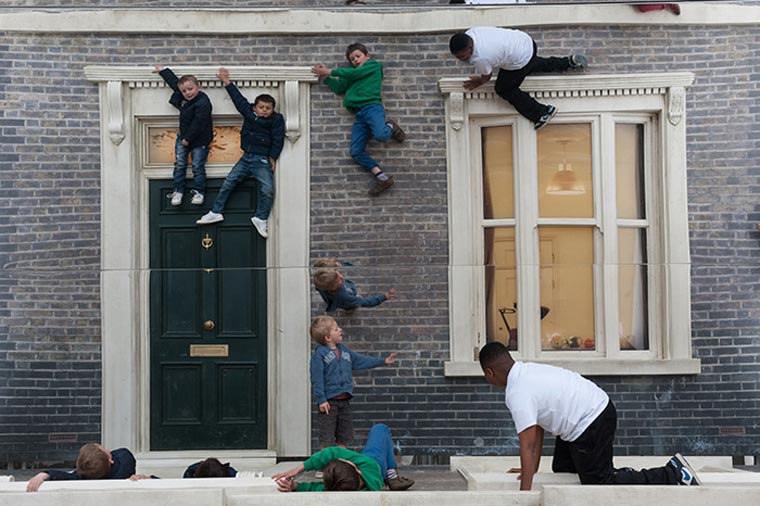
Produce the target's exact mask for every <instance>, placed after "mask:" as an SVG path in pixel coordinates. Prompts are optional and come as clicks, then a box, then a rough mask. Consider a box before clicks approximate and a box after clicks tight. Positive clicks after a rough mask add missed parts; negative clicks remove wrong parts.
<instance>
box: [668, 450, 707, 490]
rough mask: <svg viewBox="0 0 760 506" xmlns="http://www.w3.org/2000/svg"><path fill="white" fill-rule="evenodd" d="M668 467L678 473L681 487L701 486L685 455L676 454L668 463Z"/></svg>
mask: <svg viewBox="0 0 760 506" xmlns="http://www.w3.org/2000/svg"><path fill="white" fill-rule="evenodd" d="M668 465H669V466H670V467H672V468H673V469H674V470H675V471H676V476H677V477H678V484H679V485H701V484H702V482H701V481H700V479H699V477H698V476H697V473H696V472H695V471H694V469H693V468H692V467H691V466H690V465H689V463H688V462H687V461H686V459H685V458H683V455H681V454H680V453H676V454H675V455H673V457H672V458H671V459H670V461H669V462H668Z"/></svg>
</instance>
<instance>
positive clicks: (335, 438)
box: [317, 399, 354, 448]
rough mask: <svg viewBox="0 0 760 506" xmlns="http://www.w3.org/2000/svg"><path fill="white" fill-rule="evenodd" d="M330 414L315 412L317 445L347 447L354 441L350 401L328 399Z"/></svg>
mask: <svg viewBox="0 0 760 506" xmlns="http://www.w3.org/2000/svg"><path fill="white" fill-rule="evenodd" d="M327 401H328V402H329V403H330V412H329V413H322V412H321V411H318V412H317V433H318V435H319V445H320V446H321V447H322V448H326V447H328V446H335V445H338V446H348V445H349V444H351V441H353V439H354V422H353V417H352V416H351V402H350V399H328V400H327Z"/></svg>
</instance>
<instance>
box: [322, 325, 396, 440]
mask: <svg viewBox="0 0 760 506" xmlns="http://www.w3.org/2000/svg"><path fill="white" fill-rule="evenodd" d="M310 333H311V339H312V340H313V341H314V342H316V343H317V344H319V346H317V348H316V349H315V350H314V355H312V357H311V364H310V373H311V390H312V393H313V394H314V397H315V398H316V399H317V404H318V406H319V412H318V413H317V429H318V431H319V444H320V445H321V447H322V448H326V447H328V446H342V447H346V446H347V445H348V444H349V443H350V442H351V440H352V439H353V438H354V427H353V421H352V420H351V405H350V400H351V397H353V388H354V377H353V374H352V371H353V370H354V369H371V368H373V367H380V366H383V365H391V364H392V363H393V362H394V360H395V358H396V355H397V353H396V352H393V353H391V354H390V355H388V356H387V357H386V358H384V359H383V358H376V357H368V356H365V355H360V354H358V353H354V352H353V351H351V350H350V349H349V348H348V347H347V346H345V345H343V344H341V343H342V342H343V329H341V328H340V327H338V323H337V322H336V321H335V319H334V318H332V317H330V316H318V317H317V318H315V319H314V321H313V322H312V323H311V332H310Z"/></svg>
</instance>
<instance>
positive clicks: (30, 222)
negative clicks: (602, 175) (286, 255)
mask: <svg viewBox="0 0 760 506" xmlns="http://www.w3.org/2000/svg"><path fill="white" fill-rule="evenodd" d="M530 33H531V34H532V35H534V36H535V38H536V40H537V42H538V44H539V47H540V48H541V52H542V54H544V55H548V54H567V53H569V52H570V51H582V52H584V53H586V54H587V55H589V58H590V61H591V63H592V69H591V71H592V72H595V73H603V74H607V73H618V72H619V73H630V72H675V71H684V70H688V71H692V72H695V73H696V76H697V77H696V80H695V83H694V85H693V86H692V87H691V88H690V89H689V90H688V94H687V96H688V104H687V121H688V131H687V132H688V143H689V144H688V166H689V175H688V177H689V180H688V184H689V197H690V201H689V205H690V224H691V240H692V243H691V247H692V254H693V262H694V267H693V280H692V297H693V327H694V339H693V346H694V354H695V355H696V356H697V357H699V358H700V359H701V360H702V362H703V373H702V374H701V375H699V376H686V377H683V376H674V377H667V376H666V377H638V376H637V377H625V376H623V377H614V378H595V380H596V381H598V382H599V384H600V385H601V386H602V387H604V388H605V389H606V390H607V391H608V392H610V395H611V396H612V398H613V399H614V401H615V402H616V404H617V406H618V410H619V416H620V422H619V427H620V428H619V433H618V440H617V443H618V448H619V453H620V454H667V453H670V452H673V451H676V450H679V451H683V452H685V453H701V454H760V447H758V440H760V438H758V432H760V431H759V430H758V424H757V421H756V420H758V419H760V406H759V405H758V400H757V399H758V397H759V396H760V392H758V390H760V374H759V373H760V364H759V363H758V358H757V357H758V356H760V337H758V330H757V329H758V328H759V327H760V325H758V324H760V302H758V300H757V296H756V294H757V293H758V292H759V290H758V288H759V287H758V284H759V282H758V279H760V276H758V274H760V262H758V254H759V253H760V249H758V248H759V247H760V244H759V242H760V241H759V240H760V233H758V232H757V231H755V230H754V224H755V222H758V221H760V206H758V204H757V201H758V195H760V186H759V185H758V184H757V177H758V173H759V171H758V169H757V166H758V161H759V159H760V150H759V149H758V146H757V141H756V140H755V139H757V138H759V136H758V133H760V132H758V127H757V124H758V119H759V118H758V116H759V115H760V108H758V107H757V106H756V105H755V101H756V100H757V97H758V94H759V92H758V77H757V73H756V69H757V67H758V64H760V54H759V52H760V28H757V27H725V28H709V27H693V28H684V27H656V26H655V27H638V28H634V27H628V28H620V27H589V28H583V27H577V28H564V29H563V28H552V29H538V28H535V29H531V30H530ZM357 39H359V40H362V41H363V42H365V43H366V44H367V45H368V46H369V48H370V50H371V52H372V53H373V55H374V56H375V57H376V58H378V59H379V60H381V61H383V62H384V63H385V65H386V71H385V75H386V78H385V93H384V96H385V105H386V108H387V111H388V115H389V116H390V117H392V118H396V119H397V120H398V121H399V123H400V124H401V125H402V126H403V127H404V128H405V129H406V130H407V132H408V140H407V142H405V143H404V144H403V145H398V144H395V143H392V142H391V143H389V144H387V145H384V146H379V147H378V146H373V147H372V152H373V154H375V155H377V159H378V160H379V161H380V162H381V164H383V166H384V167H385V168H386V170H387V171H388V172H390V173H391V174H393V175H394V176H395V177H396V180H397V184H396V186H395V187H394V188H393V189H392V190H391V191H390V192H388V193H387V194H385V195H383V196H381V197H380V198H377V199H369V198H368V197H367V196H366V189H367V184H368V183H369V177H368V176H367V175H366V173H364V172H362V170H361V169H359V168H358V167H357V166H356V165H355V164H354V163H353V162H352V161H351V160H350V157H349V156H348V153H347V151H348V139H349V132H350V126H351V122H352V116H351V115H350V114H349V113H348V112H346V111H345V110H344V109H343V108H342V107H341V105H340V100H339V98H338V97H336V96H334V95H333V94H332V93H331V92H330V91H329V90H328V89H327V88H326V87H325V86H323V85H315V86H313V87H312V97H311V98H312V119H311V123H312V134H311V135H312V138H311V141H312V195H311V212H312V217H311V226H312V237H311V243H312V257H313V258H316V257H319V256H324V255H337V256H339V257H340V258H342V259H345V260H348V261H351V262H353V263H354V264H355V265H356V266H357V267H356V268H355V269H353V270H352V271H351V272H349V277H351V278H352V279H354V281H356V282H357V285H358V286H359V289H360V291H361V292H362V293H363V294H370V293H377V292H381V291H385V290H386V289H387V288H388V287H390V286H395V288H396V289H397V290H398V293H399V300H397V301H395V302H391V303H386V304H384V305H383V306H381V307H380V308H377V309H374V310H359V311H356V312H355V314H352V315H350V314H346V313H341V314H340V315H339V321H340V324H341V326H342V327H343V328H344V329H345V334H346V343H347V344H348V345H349V346H351V347H352V348H353V349H354V350H355V351H358V352H361V353H365V354H373V355H374V354H376V355H385V354H387V353H389V352H391V351H399V360H398V365H397V366H395V367H390V368H384V369H375V370H373V371H369V372H357V373H356V381H357V387H356V389H355V393H356V398H355V401H354V402H353V406H354V412H355V427H356V429H357V441H362V440H363V439H364V435H365V434H366V431H367V429H368V428H369V426H370V425H371V423H372V422H373V421H385V422H387V423H388V424H389V425H390V426H391V427H392V428H393V429H394V432H395V436H396V438H397V439H398V440H399V446H400V449H401V450H402V452H403V453H405V454H424V455H433V456H434V455H447V454H454V453H457V454H503V453H512V454H514V453H515V452H516V450H517V438H516V435H515V434H514V430H513V427H512V424H511V421H510V418H509V414H508V413H507V411H506V409H505V408H504V406H503V403H502V394H501V393H499V392H495V391H493V390H491V389H490V388H489V387H488V386H487V385H485V383H484V381H483V380H482V379H480V378H469V379H467V378H445V377H443V362H444V361H446V360H447V359H448V349H449V341H448V296H447V279H448V270H447V265H448V243H447V208H446V205H447V193H446V191H447V188H446V164H445V141H444V123H443V100H442V97H441V96H440V94H439V93H438V91H437V86H436V84H437V80H438V79H439V78H440V77H443V76H456V75H465V74H466V73H467V67H466V66H465V65H464V64H460V63H458V62H457V61H455V60H454V59H453V58H451V57H449V56H448V54H447V40H448V34H434V35H409V36H398V35H395V36H366V37H365V36H362V37H355V36H348V35H347V36H332V35H325V36H284V37H277V38H272V37H262V36H239V37H218V36H217V37H203V38H199V37H192V36H174V37H160V36H107V35H97V36H88V35H71V36H44V35H39V34H16V33H14V34H0V72H1V73H2V79H3V80H2V84H1V85H0V104H1V105H2V107H0V132H1V133H2V135H1V136H0V184H1V185H2V186H1V188H2V196H3V198H2V199H0V208H1V210H0V264H1V265H2V266H3V269H2V271H0V284H1V286H0V463H2V462H6V461H16V462H37V461H51V460H57V459H68V460H71V459H72V458H73V455H74V454H73V449H74V448H76V447H77V446H78V445H79V444H80V443H81V442H82V441H87V440H92V439H98V437H99V431H100V425H99V423H100V417H99V413H100V394H99V393H100V369H99V363H100V351H99V350H100V342H99V340H100V337H99V334H100V328H99V308H98V300H99V298H100V294H99V283H98V280H99V276H100V271H99V240H100V235H99V190H100V188H99V184H100V183H99V146H98V142H99V141H98V140H99V130H98V128H99V123H98V121H99V118H98V95H97V89H96V86H95V85H93V84H91V83H88V82H87V81H86V80H85V78H84V75H83V71H82V68H83V66H85V65H89V64H113V65H152V64H154V63H159V62H160V63H165V64H212V65H216V64H221V63H227V64H238V65H257V64H262V65H271V64H283V65H311V64H314V63H317V62H320V61H321V62H323V63H325V64H327V65H328V66H335V65H343V64H344V62H345V59H344V57H343V50H344V48H345V47H346V45H347V44H349V43H350V42H353V41H354V40H357ZM674 41H675V42H674ZM177 48H181V49H180V50H178V49H177ZM281 170H287V168H286V167H283V168H282V169H281ZM312 301H313V304H312V313H313V314H316V313H317V312H318V310H319V308H320V302H319V299H318V296H317V295H316V293H314V294H313V299H312ZM721 427H723V428H724V430H726V428H727V429H729V432H730V431H731V430H733V428H734V427H743V428H744V430H745V431H746V435H744V436H741V435H738V436H730V435H721V434H720V431H721ZM51 433H53V434H69V433H70V434H75V435H76V436H77V438H78V442H72V443H60V442H49V434H51ZM315 444H316V443H315Z"/></svg>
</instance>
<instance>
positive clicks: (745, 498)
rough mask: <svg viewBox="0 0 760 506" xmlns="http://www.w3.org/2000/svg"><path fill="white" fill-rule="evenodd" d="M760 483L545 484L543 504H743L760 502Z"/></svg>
mask: <svg viewBox="0 0 760 506" xmlns="http://www.w3.org/2000/svg"><path fill="white" fill-rule="evenodd" d="M759 494H760V488H759V487H751V486H750V487H747V486H732V487H730V488H729V487H711V486H701V487H675V486H660V485H648V486H620V485H618V486H615V485H612V486H599V485H597V486H583V485H574V486H568V485H565V486H550V485H547V486H545V487H543V501H542V506H602V505H604V506H609V505H614V506H641V505H642V504H647V505H660V504H663V505H664V504H667V505H668V506H717V505H725V506H740V505H746V506H749V505H757V504H758V502H759V500H760V499H759V498H760V495H759Z"/></svg>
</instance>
